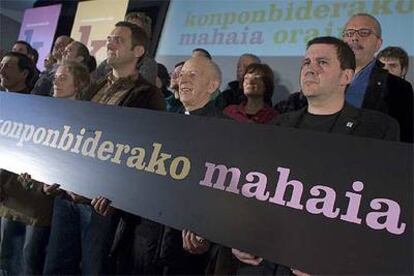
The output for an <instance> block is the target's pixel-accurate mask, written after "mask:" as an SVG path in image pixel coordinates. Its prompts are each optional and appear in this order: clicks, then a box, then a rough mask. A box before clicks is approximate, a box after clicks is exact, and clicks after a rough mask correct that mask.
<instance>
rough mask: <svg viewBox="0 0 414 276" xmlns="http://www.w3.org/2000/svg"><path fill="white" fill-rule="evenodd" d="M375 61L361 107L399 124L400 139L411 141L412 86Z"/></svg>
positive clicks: (413, 115)
mask: <svg viewBox="0 0 414 276" xmlns="http://www.w3.org/2000/svg"><path fill="white" fill-rule="evenodd" d="M383 66H384V65H383V64H382V63H381V62H379V61H377V62H376V64H375V66H374V68H373V70H372V72H371V76H370V80H369V84H368V87H367V90H366V92H365V97H364V101H363V102H362V108H365V109H372V110H377V111H380V112H383V113H386V114H388V115H390V116H391V117H393V118H394V119H396V120H397V121H398V123H399V124H400V131H401V134H400V136H401V141H403V142H408V143H413V131H414V125H413V124H414V122H413V117H414V113H413V103H414V99H413V88H412V86H411V84H410V83H409V82H407V81H405V80H403V79H401V78H399V77H396V76H394V75H391V74H389V73H388V71H387V70H384V69H382V67H383Z"/></svg>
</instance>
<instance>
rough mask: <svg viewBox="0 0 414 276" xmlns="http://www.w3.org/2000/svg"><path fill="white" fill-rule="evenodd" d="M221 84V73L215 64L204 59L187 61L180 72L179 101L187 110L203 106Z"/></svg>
mask: <svg viewBox="0 0 414 276" xmlns="http://www.w3.org/2000/svg"><path fill="white" fill-rule="evenodd" d="M220 83H221V71H220V68H219V67H218V66H217V64H216V63H214V62H213V61H211V60H209V59H208V58H205V57H193V58H190V59H189V60H187V61H186V62H185V63H184V65H183V68H182V69H181V72H180V78H179V93H180V100H181V102H182V103H183V104H184V106H185V107H186V109H187V110H189V111H192V110H196V109H199V108H202V107H203V106H205V105H206V104H207V103H208V102H209V99H210V95H211V94H213V93H214V92H215V91H216V90H217V89H218V88H219V87H220Z"/></svg>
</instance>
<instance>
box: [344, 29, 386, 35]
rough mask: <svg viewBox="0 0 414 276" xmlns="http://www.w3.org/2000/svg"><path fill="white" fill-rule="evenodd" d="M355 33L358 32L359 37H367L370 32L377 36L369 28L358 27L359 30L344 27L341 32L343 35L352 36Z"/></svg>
mask: <svg viewBox="0 0 414 276" xmlns="http://www.w3.org/2000/svg"><path fill="white" fill-rule="evenodd" d="M355 33H358V35H359V36H360V37H368V36H370V35H372V34H373V35H375V36H377V37H378V35H377V34H376V33H375V32H374V31H373V30H370V29H359V30H355V29H346V30H344V31H343V32H342V35H343V36H344V37H353V36H354V34H355Z"/></svg>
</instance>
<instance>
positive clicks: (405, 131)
mask: <svg viewBox="0 0 414 276" xmlns="http://www.w3.org/2000/svg"><path fill="white" fill-rule="evenodd" d="M342 35H343V40H344V41H345V42H346V43H347V44H348V45H349V46H350V47H351V48H352V51H353V52H354V54H355V58H356V69H355V76H354V78H353V80H352V83H351V85H350V86H349V88H348V89H347V92H346V100H347V101H348V102H349V103H350V104H352V105H354V106H355V107H358V108H366V109H372V110H378V111H380V112H383V113H386V114H388V115H390V116H391V117H393V118H394V119H396V120H397V121H398V122H399V124H400V129H401V141H403V142H409V143H412V142H413V116H414V113H413V88H412V86H411V84H410V83H409V82H407V81H405V80H403V79H401V78H398V77H396V76H393V75H392V74H389V73H388V71H386V70H384V69H383V68H382V67H383V64H382V63H381V62H379V61H378V60H377V59H375V53H376V52H377V51H378V50H379V49H380V48H381V45H382V38H381V25H380V23H379V22H378V20H377V19H376V18H375V17H373V16H372V15H370V14H366V13H359V14H356V15H354V16H352V17H351V18H350V19H349V20H348V22H347V23H346V25H345V28H344V32H343V34H342Z"/></svg>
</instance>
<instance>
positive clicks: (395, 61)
mask: <svg viewBox="0 0 414 276" xmlns="http://www.w3.org/2000/svg"><path fill="white" fill-rule="evenodd" d="M380 61H382V62H387V63H390V64H391V63H395V64H400V60H399V59H398V58H392V57H388V58H384V57H382V58H380Z"/></svg>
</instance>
